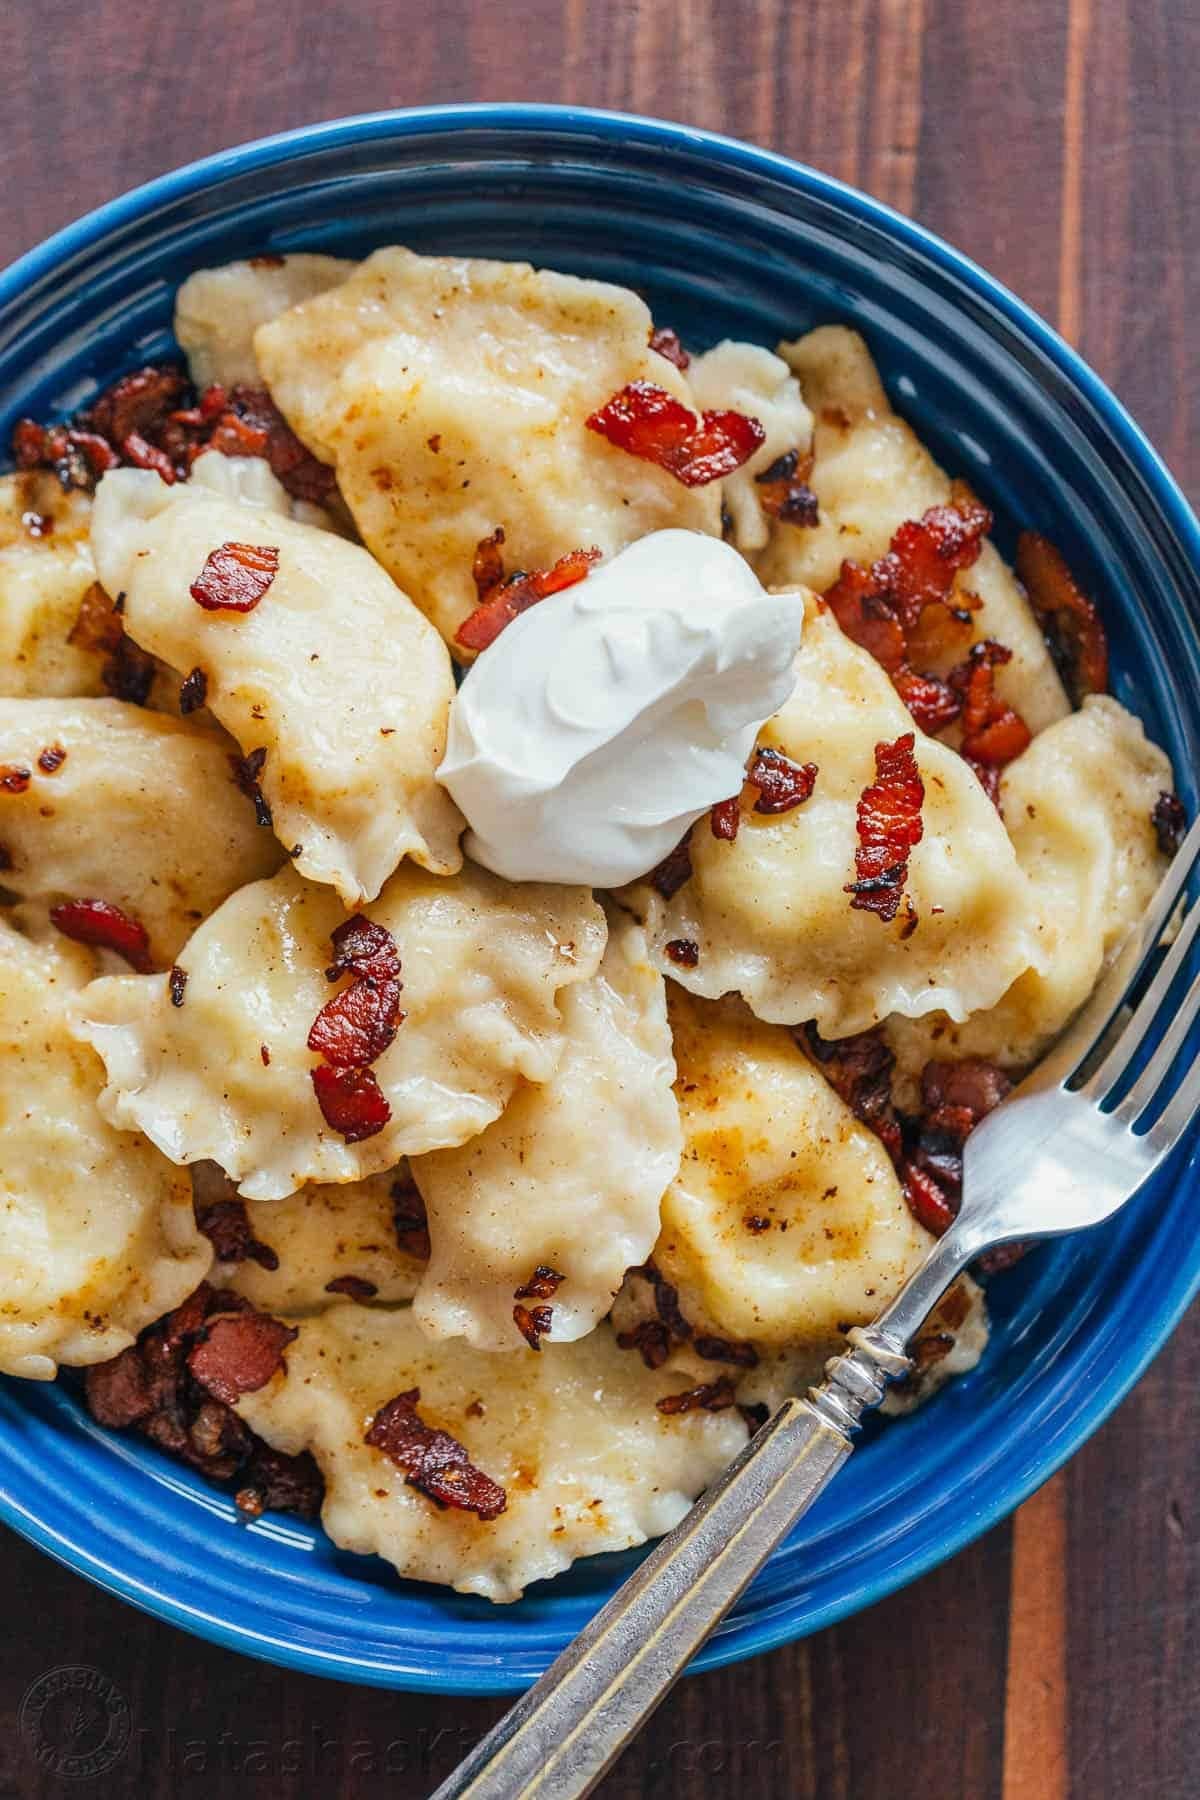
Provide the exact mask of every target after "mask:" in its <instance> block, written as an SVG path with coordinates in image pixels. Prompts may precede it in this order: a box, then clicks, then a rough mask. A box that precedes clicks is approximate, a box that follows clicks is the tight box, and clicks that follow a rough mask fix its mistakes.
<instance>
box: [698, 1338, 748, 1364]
mask: <svg viewBox="0 0 1200 1800" xmlns="http://www.w3.org/2000/svg"><path fill="white" fill-rule="evenodd" d="M692 1348H693V1350H694V1351H695V1352H696V1355H697V1356H702V1357H703V1358H704V1360H705V1362H721V1363H733V1364H734V1365H735V1366H736V1367H737V1368H739V1369H756V1368H757V1367H758V1351H757V1350H756V1349H755V1348H754V1345H753V1344H738V1343H735V1342H734V1341H733V1339H732V1338H723V1337H693V1339H692Z"/></svg>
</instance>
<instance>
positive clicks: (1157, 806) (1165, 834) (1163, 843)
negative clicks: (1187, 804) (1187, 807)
mask: <svg viewBox="0 0 1200 1800" xmlns="http://www.w3.org/2000/svg"><path fill="white" fill-rule="evenodd" d="M1150 823H1151V824H1152V825H1153V827H1154V835H1155V838H1156V839H1157V840H1158V847H1159V849H1160V850H1161V851H1162V853H1163V855H1164V856H1174V854H1175V852H1176V851H1177V850H1178V848H1179V846H1180V844H1182V842H1183V838H1184V833H1185V832H1186V831H1187V814H1186V813H1185V812H1184V810H1183V801H1182V800H1181V799H1180V798H1179V795H1178V794H1166V793H1163V794H1160V795H1159V796H1158V799H1157V800H1156V801H1155V802H1154V809H1153V811H1152V812H1151V814H1150Z"/></svg>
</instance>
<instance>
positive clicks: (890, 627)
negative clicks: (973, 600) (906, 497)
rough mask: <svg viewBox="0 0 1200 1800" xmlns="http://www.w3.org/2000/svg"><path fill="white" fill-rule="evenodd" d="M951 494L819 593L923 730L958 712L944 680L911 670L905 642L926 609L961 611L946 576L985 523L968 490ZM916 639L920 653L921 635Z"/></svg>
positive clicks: (966, 557) (969, 555)
mask: <svg viewBox="0 0 1200 1800" xmlns="http://www.w3.org/2000/svg"><path fill="white" fill-rule="evenodd" d="M953 496H954V497H953V499H952V500H951V503H950V504H949V505H947V506H931V507H930V508H929V509H928V511H927V512H925V513H923V514H922V515H921V517H920V518H919V519H909V520H906V521H905V523H904V524H903V525H901V526H900V527H899V529H898V530H897V531H896V532H895V534H894V535H893V537H892V541H891V545H890V547H889V549H888V550H887V553H886V554H885V555H884V556H881V557H879V558H877V560H876V561H875V562H873V563H872V564H871V565H870V567H869V568H866V567H864V566H863V564H861V563H857V562H849V561H847V562H844V563H843V564H842V569H841V574H840V575H839V576H838V579H837V580H836V581H835V582H834V584H833V586H832V587H831V588H829V589H827V590H826V593H825V600H826V603H827V605H828V606H829V607H830V608H831V609H832V611H833V615H834V617H835V618H836V619H837V622H838V624H839V625H840V626H841V628H842V630H843V631H844V632H845V633H846V635H847V637H850V638H853V640H854V642H855V643H856V644H861V645H862V647H863V649H864V650H867V651H869V652H870V654H871V655H872V656H873V657H874V658H875V660H876V662H878V663H881V664H882V666H883V667H884V668H885V669H886V670H887V672H888V674H889V675H890V676H891V678H892V680H893V682H894V683H895V685H896V688H897V690H898V691H899V693H900V696H901V698H902V699H903V700H904V702H905V704H906V705H907V706H908V707H909V710H910V711H911V712H912V715H913V717H914V719H915V720H916V722H917V724H918V725H920V727H921V729H922V730H923V731H940V730H941V729H942V728H943V727H944V726H946V725H948V724H950V723H951V721H952V720H953V719H954V718H956V717H957V715H958V710H959V709H958V703H957V697H956V696H955V695H954V694H952V693H951V691H950V690H949V689H948V688H947V687H946V685H945V683H943V682H940V681H938V679H937V677H936V676H932V675H921V674H918V673H917V672H916V671H915V670H914V669H913V668H912V667H911V664H910V649H911V646H910V642H909V640H910V637H912V635H913V634H914V633H916V632H917V629H918V627H919V626H920V625H921V621H922V615H923V614H924V613H925V612H926V610H927V609H928V608H929V607H931V606H936V605H940V606H942V607H943V608H944V609H945V613H946V618H947V620H949V619H950V618H951V616H952V615H957V614H958V613H961V612H962V611H963V610H964V602H965V598H966V597H965V596H953V595H952V590H953V587H954V578H955V576H956V575H957V574H958V572H959V570H960V569H966V568H969V567H970V566H971V564H972V563H974V562H975V561H976V559H977V558H978V556H979V553H980V550H981V549H982V547H983V540H984V538H985V537H986V535H987V533H988V532H989V531H990V530H991V526H992V516H991V514H990V512H989V511H988V509H987V508H986V507H985V506H982V505H981V504H980V502H979V501H978V500H976V499H975V497H974V496H973V495H972V494H971V493H970V491H969V490H968V489H966V488H964V487H960V486H958V485H957V484H956V485H955V488H954V490H953ZM922 636H923V640H926V641H924V644H923V648H924V649H925V650H926V651H928V650H929V649H930V647H931V646H930V644H929V643H928V641H927V640H928V633H927V632H926V633H923V634H922Z"/></svg>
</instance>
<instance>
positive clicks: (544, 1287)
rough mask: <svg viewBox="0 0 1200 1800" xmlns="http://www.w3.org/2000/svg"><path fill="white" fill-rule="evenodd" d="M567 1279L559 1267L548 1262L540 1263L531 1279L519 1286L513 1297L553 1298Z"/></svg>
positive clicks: (520, 1298)
mask: <svg viewBox="0 0 1200 1800" xmlns="http://www.w3.org/2000/svg"><path fill="white" fill-rule="evenodd" d="M566 1279H567V1278H566V1276H565V1275H560V1274H559V1273H558V1270H557V1269H552V1268H550V1267H549V1266H548V1264H546V1263H539V1264H538V1266H537V1268H536V1269H535V1270H534V1271H533V1274H532V1275H531V1276H530V1277H529V1280H528V1281H526V1282H524V1283H523V1284H522V1285H521V1286H520V1287H519V1288H517V1290H516V1292H515V1293H514V1294H513V1299H514V1300H552V1299H553V1298H554V1296H555V1294H556V1293H557V1292H558V1290H559V1288H560V1287H561V1286H562V1284H563V1282H564V1281H565V1280H566Z"/></svg>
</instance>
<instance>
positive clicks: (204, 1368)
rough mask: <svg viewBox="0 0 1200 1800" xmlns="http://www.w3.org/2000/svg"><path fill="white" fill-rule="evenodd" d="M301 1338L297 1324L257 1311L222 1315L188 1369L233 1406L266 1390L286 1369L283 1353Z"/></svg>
mask: <svg viewBox="0 0 1200 1800" xmlns="http://www.w3.org/2000/svg"><path fill="white" fill-rule="evenodd" d="M298 1336H299V1333H298V1332H297V1330H296V1327H295V1326H294V1325H285V1324H284V1323H283V1321H282V1319H273V1318H272V1317H271V1315H270V1314H269V1313H260V1312H255V1311H254V1309H253V1308H250V1309H248V1310H247V1311H245V1312H239V1313H226V1314H222V1315H221V1316H220V1317H218V1318H216V1319H214V1320H213V1321H212V1322H211V1324H208V1325H206V1326H205V1329H204V1335H203V1336H202V1337H201V1339H200V1341H199V1343H198V1344H196V1345H195V1347H194V1348H193V1349H192V1350H191V1351H190V1352H189V1353H188V1359H187V1365H188V1369H189V1371H190V1373H191V1374H192V1375H193V1376H194V1378H195V1379H196V1380H197V1381H198V1382H199V1383H200V1385H201V1387H202V1388H205V1389H207V1391H208V1392H209V1393H210V1394H212V1395H213V1397H214V1398H215V1399H217V1400H222V1401H224V1403H225V1405H226V1406H232V1405H233V1404H234V1402H235V1401H237V1400H239V1399H240V1398H241V1396H242V1395H243V1394H256V1393H257V1392H258V1390H259V1389H260V1388H264V1387H266V1385H267V1383H268V1381H270V1379H271V1377H272V1376H273V1375H274V1374H275V1373H276V1371H277V1370H279V1369H281V1368H284V1367H286V1364H285V1363H284V1360H283V1353H284V1351H285V1350H286V1349H287V1347H288V1345H289V1344H290V1343H291V1342H292V1341H293V1340H294V1339H295V1338H296V1337H298Z"/></svg>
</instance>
